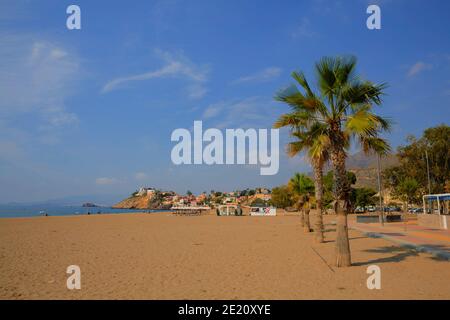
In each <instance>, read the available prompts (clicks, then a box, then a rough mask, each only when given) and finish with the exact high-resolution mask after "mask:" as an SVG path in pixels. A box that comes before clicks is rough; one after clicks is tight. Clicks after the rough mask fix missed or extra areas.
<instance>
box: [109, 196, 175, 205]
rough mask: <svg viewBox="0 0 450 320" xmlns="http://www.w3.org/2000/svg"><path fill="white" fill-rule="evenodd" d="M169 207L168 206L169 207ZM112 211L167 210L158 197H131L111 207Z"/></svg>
mask: <svg viewBox="0 0 450 320" xmlns="http://www.w3.org/2000/svg"><path fill="white" fill-rule="evenodd" d="M169 207H170V206H169ZM113 208H114V209H167V205H163V201H162V199H161V197H159V196H158V195H148V194H145V195H142V196H131V197H129V198H126V199H125V200H122V201H120V202H119V203H117V204H115V205H114V206H113Z"/></svg>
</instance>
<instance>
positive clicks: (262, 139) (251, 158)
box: [170, 121, 280, 175]
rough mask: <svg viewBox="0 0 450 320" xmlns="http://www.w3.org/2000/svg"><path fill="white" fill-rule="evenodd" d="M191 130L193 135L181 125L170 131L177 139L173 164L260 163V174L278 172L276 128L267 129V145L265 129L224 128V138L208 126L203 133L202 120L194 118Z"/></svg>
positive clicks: (172, 136) (277, 134) (218, 131)
mask: <svg viewBox="0 0 450 320" xmlns="http://www.w3.org/2000/svg"><path fill="white" fill-rule="evenodd" d="M193 131H194V133H193V136H192V135H191V132H190V131H189V130H187V129H182V128H180V129H176V130H174V131H173V132H172V135H171V141H176V142H178V143H177V144H176V145H175V146H174V147H173V148H172V152H171V155H170V156H171V159H172V162H173V163H174V164H176V165H181V164H207V165H214V164H216V165H233V164H240V165H244V164H249V165H260V174H261V175H274V174H277V173H278V169H279V162H280V161H279V156H280V151H279V146H280V142H279V131H278V129H270V145H269V130H268V129H258V130H256V129H247V130H244V129H225V139H224V136H223V133H222V131H220V130H219V129H216V128H209V129H207V130H205V132H203V123H202V121H194V128H193ZM224 142H225V144H224ZM204 143H206V145H204ZM192 147H193V148H192ZM269 148H270V153H269V152H268V151H269Z"/></svg>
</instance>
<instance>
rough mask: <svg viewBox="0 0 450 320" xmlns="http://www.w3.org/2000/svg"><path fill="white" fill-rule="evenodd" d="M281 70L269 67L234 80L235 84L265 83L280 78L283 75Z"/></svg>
mask: <svg viewBox="0 0 450 320" xmlns="http://www.w3.org/2000/svg"><path fill="white" fill-rule="evenodd" d="M281 71H282V70H281V68H277V67H269V68H266V69H264V70H262V71H260V72H257V73H255V74H252V75H249V76H245V77H241V78H239V79H236V80H234V81H233V82H232V83H233V84H238V83H243V82H264V81H269V80H272V79H275V78H278V77H279V76H280V74H281Z"/></svg>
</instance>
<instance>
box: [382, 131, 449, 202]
mask: <svg viewBox="0 0 450 320" xmlns="http://www.w3.org/2000/svg"><path fill="white" fill-rule="evenodd" d="M407 141H408V142H409V144H408V145H406V146H400V147H399V148H398V150H397V157H398V158H399V160H400V164H399V165H398V166H395V167H391V168H388V169H386V170H384V171H383V177H384V179H383V180H384V184H385V186H386V187H388V188H389V189H390V190H391V194H392V195H393V197H395V198H397V199H399V200H401V201H403V202H408V203H418V202H420V197H419V194H428V193H429V192H430V191H431V193H444V192H449V191H450V190H448V189H449V186H450V127H449V126H447V125H445V124H442V125H440V126H437V127H434V128H428V129H426V130H425V131H424V133H423V136H422V137H421V138H420V139H416V138H415V137H412V136H410V137H408V139H407ZM427 156H428V164H429V172H430V184H429V188H430V190H428V170H427Z"/></svg>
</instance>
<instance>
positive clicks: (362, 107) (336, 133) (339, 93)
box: [277, 57, 390, 267]
mask: <svg viewBox="0 0 450 320" xmlns="http://www.w3.org/2000/svg"><path fill="white" fill-rule="evenodd" d="M355 67H356V58H355V57H336V58H333V57H324V58H322V59H321V60H320V61H319V62H318V63H316V65H315V71H316V75H317V82H318V88H317V92H314V91H313V90H312V89H311V87H310V85H309V83H308V82H307V80H306V77H305V76H304V74H303V73H301V72H299V73H294V74H293V75H292V76H293V77H294V79H295V80H296V81H297V82H298V84H300V87H301V88H302V91H300V90H299V89H298V88H297V86H295V85H293V86H290V87H289V88H287V89H285V90H283V91H282V92H280V93H279V94H278V95H277V98H278V100H280V101H283V102H285V103H287V104H289V106H291V108H292V109H293V113H291V114H290V116H289V117H290V119H291V120H292V121H294V120H295V122H296V124H297V126H299V127H300V128H304V129H305V130H306V132H308V130H309V129H308V128H312V127H313V126H316V127H317V130H318V131H319V132H318V133H315V134H317V135H324V136H326V137H327V138H328V140H329V148H328V152H329V157H330V160H331V164H332V168H333V175H334V179H335V181H334V190H333V196H334V210H335V213H336V215H337V225H336V229H337V236H336V266H338V267H343V266H350V265H351V255H350V244H349V240H348V227H347V213H348V210H349V191H350V185H349V183H348V181H347V176H346V168H345V160H346V157H347V153H346V149H348V147H349V146H350V142H351V141H356V142H357V143H359V144H360V145H361V147H362V149H363V150H364V151H365V152H369V151H370V150H375V151H376V152H377V153H387V152H389V150H390V147H389V144H388V142H387V141H386V140H384V139H382V138H380V133H381V132H382V131H388V130H389V128H390V122H389V121H388V120H387V119H384V118H382V117H380V116H379V115H376V114H375V113H374V111H373V105H381V102H382V100H381V96H382V95H383V90H384V89H385V88H386V85H385V84H374V83H372V82H370V81H367V80H362V79H361V78H359V77H357V76H356V75H355ZM292 123H294V122H292Z"/></svg>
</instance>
